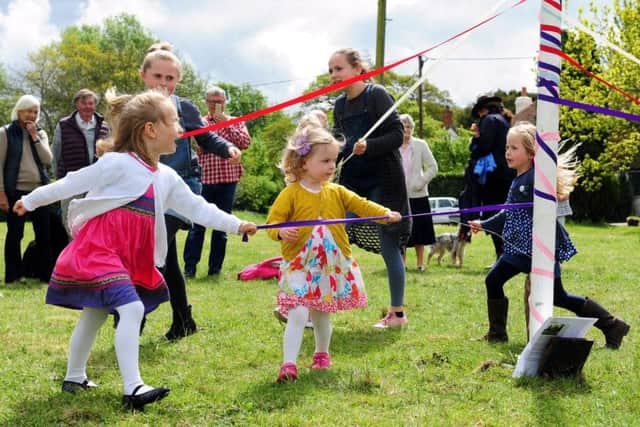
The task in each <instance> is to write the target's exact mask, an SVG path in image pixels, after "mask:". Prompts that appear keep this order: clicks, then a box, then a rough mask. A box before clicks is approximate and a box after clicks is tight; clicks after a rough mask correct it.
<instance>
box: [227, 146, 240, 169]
mask: <svg viewBox="0 0 640 427" xmlns="http://www.w3.org/2000/svg"><path fill="white" fill-rule="evenodd" d="M241 157H242V152H241V151H240V149H238V147H235V146H233V147H229V162H230V163H231V164H234V165H237V164H239V163H240V158H241Z"/></svg>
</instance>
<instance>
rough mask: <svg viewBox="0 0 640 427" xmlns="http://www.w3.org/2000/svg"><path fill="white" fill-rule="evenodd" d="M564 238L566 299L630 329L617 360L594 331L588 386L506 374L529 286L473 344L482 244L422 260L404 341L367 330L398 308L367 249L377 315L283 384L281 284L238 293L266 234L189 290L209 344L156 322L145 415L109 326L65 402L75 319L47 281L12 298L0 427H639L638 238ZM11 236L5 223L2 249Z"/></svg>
mask: <svg viewBox="0 0 640 427" xmlns="http://www.w3.org/2000/svg"><path fill="white" fill-rule="evenodd" d="M239 216H241V217H244V218H251V219H252V220H254V221H256V222H258V223H262V222H263V221H264V217H263V216H259V215H254V214H250V213H244V212H240V213H239ZM437 229H438V232H444V231H453V230H454V228H453V227H452V226H438V227H437ZM568 229H569V232H570V233H571V235H572V237H573V239H574V241H575V243H576V246H577V247H578V250H579V251H580V253H579V255H578V256H576V257H575V258H574V259H573V260H571V261H570V262H568V263H567V264H565V265H564V268H563V273H564V283H565V286H566V288H567V290H569V291H570V292H574V293H578V294H581V295H585V296H589V297H592V298H593V299H595V300H597V301H598V302H600V303H601V304H602V305H603V306H605V307H606V308H608V309H609V310H611V311H612V312H613V313H614V314H617V315H619V316H620V317H622V318H624V319H625V320H626V321H627V322H628V323H630V324H631V325H632V329H631V332H630V335H628V336H627V337H626V339H625V341H624V343H623V345H622V347H621V349H620V350H618V351H613V350H609V349H606V348H604V337H603V336H602V334H601V333H600V331H599V330H597V329H595V328H593V329H591V330H590V331H589V333H588V338H590V339H593V340H594V341H595V343H594V347H593V350H592V352H591V355H590V356H589V358H588V360H587V363H586V365H585V367H584V371H583V374H584V375H583V376H584V380H583V381H577V380H574V379H565V380H553V381H552V380H544V379H541V378H527V379H519V380H514V379H512V378H511V374H512V368H510V367H509V365H514V364H515V361H516V357H517V355H518V353H519V352H520V351H521V350H522V348H523V347H524V345H525V344H526V330H525V323H524V314H523V301H522V294H523V292H522V290H523V282H524V276H518V277H516V278H514V279H513V280H512V281H511V282H510V283H509V284H507V286H506V287H505V291H506V293H507V295H508V296H509V297H510V299H511V302H510V316H509V336H510V341H509V343H507V344H496V345H490V344H487V343H486V342H479V341H474V339H475V338H477V337H480V336H482V335H483V334H484V333H485V332H486V329H487V315H486V302H485V300H486V297H485V290H484V276H485V274H486V270H485V266H487V265H489V264H490V263H491V262H492V254H491V253H492V245H491V242H490V239H489V238H488V237H485V236H480V235H478V236H477V237H474V239H473V243H472V244H471V245H469V246H467V251H466V258H465V265H464V267H463V268H462V269H457V268H453V267H449V266H447V265H444V264H443V265H442V266H438V265H437V264H436V265H433V264H432V265H430V266H428V268H427V271H426V272H425V273H419V272H418V271H416V269H415V253H414V252H413V251H412V250H410V252H409V260H408V265H409V272H408V274H407V289H406V298H405V300H406V310H407V313H408V316H409V320H410V325H409V327H408V328H406V329H404V330H402V331H392V330H388V331H379V330H376V329H373V328H372V327H371V326H372V324H373V323H374V322H375V321H376V320H377V319H378V318H379V316H380V314H381V311H382V310H383V309H384V308H385V307H386V305H387V304H388V300H389V291H388V289H387V282H386V271H385V268H384V264H383V262H382V259H381V257H379V256H376V255H372V254H368V253H366V252H364V251H362V250H360V249H358V248H356V249H355V250H354V252H355V257H356V259H357V260H358V261H359V262H360V264H361V266H362V270H363V273H364V277H365V281H366V285H367V291H368V295H369V308H368V309H366V310H358V311H352V312H344V313H339V314H337V315H335V316H334V317H333V325H334V333H333V340H332V345H331V355H332V362H333V365H332V368H331V369H330V370H328V371H322V372H318V371H311V370H310V369H309V366H310V365H311V356H312V354H313V350H314V348H313V333H312V331H310V330H307V331H306V332H305V337H304V342H303V345H302V350H301V353H300V356H299V360H298V366H299V380H298V381H297V382H296V383H293V384H282V385H280V384H277V383H276V381H275V380H276V376H277V372H278V368H279V366H280V363H281V358H282V334H283V327H282V325H280V324H279V323H278V322H277V321H276V320H275V319H274V317H273V315H272V313H271V310H272V308H273V307H274V302H275V291H276V282H275V281H257V282H240V281H238V280H236V274H237V272H238V271H240V270H241V269H242V268H243V267H244V266H245V265H247V264H250V263H254V262H257V261H259V260H262V259H265V258H268V257H272V256H275V255H277V254H278V253H279V245H278V244H277V243H275V242H273V241H271V240H269V239H268V238H267V236H266V234H265V233H264V232H260V233H258V235H257V236H254V237H253V238H251V239H250V241H249V243H242V242H241V241H240V239H239V238H238V237H236V236H231V237H230V240H229V247H228V250H227V259H226V261H225V265H224V273H223V274H222V275H220V277H215V278H210V277H207V276H206V262H201V263H200V265H199V271H198V275H197V277H196V278H195V279H192V280H190V281H189V282H188V284H187V288H188V293H189V298H190V302H191V303H192V304H193V307H194V309H193V310H194V317H195V319H196V321H197V322H198V326H199V328H200V332H199V333H197V334H195V335H193V336H191V337H188V338H186V339H183V340H181V341H179V342H177V343H168V342H166V341H163V340H162V339H161V337H162V335H163V334H164V332H166V330H167V329H168V327H169V325H170V323H171V308H170V306H169V304H163V305H162V306H161V307H160V308H159V309H158V310H157V311H156V312H154V313H152V314H151V315H150V316H149V318H148V321H147V326H146V329H145V331H144V334H143V336H142V337H141V343H140V344H141V349H140V368H141V372H142V376H143V378H144V380H145V381H146V382H147V383H148V384H151V385H156V386H160V385H164V386H168V387H170V388H171V394H170V395H169V396H168V397H167V398H166V399H165V400H163V401H162V402H160V403H157V404H154V405H150V406H149V407H148V409H147V410H146V411H145V412H143V413H133V414H132V413H127V412H124V411H123V410H122V409H121V407H120V399H121V393H122V389H121V379H120V374H119V371H118V367H117V363H116V358H115V352H114V350H113V335H114V334H113V328H112V327H111V325H112V323H111V321H110V320H109V321H108V322H107V323H106V324H105V326H104V327H103V328H102V330H101V331H100V334H99V336H98V340H97V343H96V345H95V347H94V350H93V353H92V355H91V358H90V360H89V367H88V374H89V376H90V378H91V379H93V380H94V381H95V382H97V383H98V384H99V385H100V387H99V388H98V389H96V390H94V391H91V392H88V393H82V394H80V395H69V394H66V393H65V394H63V393H61V392H60V386H61V383H62V379H63V376H64V373H65V369H66V360H67V354H66V353H67V349H68V341H69V337H70V335H71V332H72V330H73V328H74V326H75V324H76V321H77V319H78V315H79V313H78V312H75V311H71V310H66V309H62V308H59V307H53V306H48V305H45V304H44V295H45V291H46V287H45V286H43V285H41V284H39V283H36V282H35V281H30V282H28V283H27V284H26V285H22V286H19V287H17V288H16V287H12V288H6V287H0V292H1V296H0V314H1V316H2V320H0V425H6V426H18V425H20V426H50V425H120V426H130V425H149V426H151V425H153V426H156V425H179V426H209V425H269V426H271V425H287V426H289V425H360V426H369V425H382V426H394V427H397V426H404V425H446V426H448V425H453V426H485V425H487V426H489V425H491V426H511V425H517V426H545V425H549V426H592V425H593V426H623V425H624V426H628V425H640V419H639V418H638V414H640V375H639V374H638V372H639V371H638V369H639V366H638V362H639V361H640V358H639V350H638V347H636V344H637V338H636V336H637V333H636V331H638V330H639V329H638V328H639V326H638V325H640V322H639V320H640V304H638V283H639V280H640V262H638V253H639V248H640V229H639V228H636V227H609V226H605V225H576V224H570V225H569V227H568ZM5 232H6V225H5V224H0V239H2V240H1V241H0V247H4V243H3V242H4V240H3V239H4V236H5ZM25 234H26V235H25V239H24V241H23V247H26V244H27V243H28V242H29V241H30V240H31V239H32V233H31V227H30V224H29V225H27V232H26V233H25ZM184 237H185V233H184V232H183V233H181V234H180V241H181V243H180V245H179V247H180V248H181V247H182V242H183V241H184ZM132 244H134V242H132ZM206 251H207V252H206V253H208V249H206ZM2 262H3V261H0V263H2ZM0 267H1V268H2V274H4V264H0ZM555 313H556V314H558V315H570V314H568V313H567V312H565V311H563V310H561V309H556V311H555ZM493 362H495V363H493ZM482 367H488V369H483V368H482Z"/></svg>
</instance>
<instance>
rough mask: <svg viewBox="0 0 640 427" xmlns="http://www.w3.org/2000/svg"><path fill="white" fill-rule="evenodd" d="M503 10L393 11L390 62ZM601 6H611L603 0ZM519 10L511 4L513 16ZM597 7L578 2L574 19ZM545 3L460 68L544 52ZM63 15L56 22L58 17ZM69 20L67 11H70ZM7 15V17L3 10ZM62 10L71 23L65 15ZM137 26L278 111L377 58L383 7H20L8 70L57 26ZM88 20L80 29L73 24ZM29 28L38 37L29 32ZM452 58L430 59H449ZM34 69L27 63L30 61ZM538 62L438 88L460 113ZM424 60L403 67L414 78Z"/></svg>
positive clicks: (161, 2) (471, 42)
mask: <svg viewBox="0 0 640 427" xmlns="http://www.w3.org/2000/svg"><path fill="white" fill-rule="evenodd" d="M497 2H498V0H495V1H491V2H487V0H460V1H457V2H451V1H450V0H429V1H424V0H394V1H392V2H388V5H387V18H388V19H390V21H389V22H388V23H387V41H386V57H385V59H386V62H387V63H389V62H392V61H395V60H398V59H401V58H404V57H407V56H410V55H413V54H415V53H417V52H419V51H421V50H423V49H425V48H427V47H429V46H432V45H434V44H436V43H437V42H440V41H442V40H444V39H445V38H447V37H449V36H451V35H453V34H456V33H457V32H459V31H461V30H463V29H465V28H468V27H469V26H471V25H473V24H475V23H476V22H478V21H479V20H480V19H481V18H482V17H483V16H485V15H486V14H487V12H488V10H489V9H490V8H491V7H492V6H493V5H494V4H496V3H497ZM598 2H599V3H600V4H603V3H611V0H598ZM511 4H513V1H511V0H509V1H507V2H506V3H505V5H506V6H509V5H511ZM585 4H588V0H582V2H580V1H577V0H576V1H575V2H573V1H572V2H571V4H570V7H572V9H571V11H570V13H572V16H575V14H576V12H575V11H576V7H578V6H580V5H585ZM539 7H540V5H539V2H534V1H529V2H526V3H525V4H524V5H522V6H519V7H517V8H515V9H513V10H508V11H507V12H506V13H505V14H504V15H503V16H501V17H499V18H498V19H496V20H495V21H493V22H490V23H488V24H486V25H485V26H483V27H481V28H478V29H477V30H475V31H474V32H473V33H471V34H470V35H469V37H468V39H467V40H466V41H465V42H464V43H462V44H461V46H460V48H459V49H458V50H456V51H455V52H453V53H451V54H450V56H451V57H454V58H459V57H466V58H490V57H522V56H526V57H530V58H533V57H535V55H536V49H537V45H538V37H539V36H538V23H537V17H538V12H539ZM52 8H56V9H55V12H57V15H56V14H53V15H52V14H51V12H52V10H51V9H52ZM65 8H66V9H68V10H64V9H65ZM0 10H1V9H0ZM61 10H64V12H69V10H70V11H71V12H69V13H64V12H63V13H62V14H61V13H60V11H61ZM123 12H126V13H129V14H133V15H135V16H136V17H137V19H138V20H139V21H140V22H141V23H142V25H143V26H144V27H146V28H147V29H149V30H150V31H151V32H152V34H153V35H154V36H156V37H157V38H159V39H162V40H168V41H170V42H171V43H173V44H174V46H175V47H176V48H177V49H178V51H179V52H180V54H181V55H182V57H183V58H185V59H187V60H188V61H190V62H191V63H193V64H194V66H195V68H196V70H197V71H198V72H199V73H200V74H201V75H203V76H205V77H208V78H211V79H213V80H214V81H219V80H222V81H227V82H230V83H234V84H243V83H250V84H258V83H266V82H272V83H273V82H284V83H282V84H276V83H274V84H271V85H261V86H258V89H260V90H261V91H263V93H265V94H266V95H267V96H268V97H269V101H270V103H276V102H280V101H283V100H285V99H288V98H291V97H295V96H298V95H300V94H301V93H302V91H303V90H304V89H305V88H306V87H307V86H308V84H309V83H310V82H311V81H312V80H313V79H314V78H315V77H316V76H317V75H319V74H321V73H324V72H325V71H326V68H327V61H328V57H329V55H330V54H331V52H333V51H334V50H336V49H338V48H341V47H346V46H350V47H355V48H356V49H358V50H360V51H361V52H363V53H364V54H365V55H370V56H372V59H373V57H374V56H375V35H376V34H375V33H376V15H377V7H376V2H374V1H371V0H351V1H345V0H323V1H310V2H300V1H299V0H280V1H277V0H263V1H262V2H260V4H257V3H256V2H254V1H253V0H251V1H250V0H216V1H215V2H214V1H205V2H202V1H198V0H136V1H132V0H108V1H106V0H84V1H83V2H81V3H80V2H79V3H76V4H72V2H57V1H56V2H51V4H50V3H49V2H48V1H46V0H11V1H10V3H9V4H8V7H7V8H6V14H2V13H0V60H1V61H3V62H4V63H6V64H10V65H13V64H16V63H19V59H20V58H21V57H22V58H24V57H25V54H26V53H27V52H30V51H35V50H36V49H37V48H39V47H40V46H42V45H43V44H45V43H47V42H49V41H51V40H52V39H54V38H56V37H58V34H59V29H58V28H57V27H56V24H57V22H51V21H52V17H51V16H54V17H57V19H58V20H59V19H60V16H66V17H67V19H68V22H65V23H64V24H65V25H73V24H92V25H95V24H100V23H102V22H103V21H104V19H105V17H107V16H113V15H117V14H120V13H123ZM71 16H77V17H78V18H77V19H76V20H75V21H73V22H71V20H70V17H71ZM25 28H29V30H28V32H25V30H24V29H25ZM445 53H446V49H445V48H441V49H438V50H435V51H433V52H430V53H429V54H428V55H429V56H431V57H442V56H443V55H445ZM22 61H24V59H22ZM532 68H533V62H532V60H519V61H464V62H463V61H442V62H441V63H439V64H438V65H437V67H435V68H434V69H433V70H432V71H429V73H430V74H428V79H429V81H430V82H431V83H433V84H435V85H436V86H438V87H439V88H440V89H442V90H447V91H448V92H449V93H450V94H451V96H452V99H453V101H454V102H455V103H456V104H458V105H465V104H468V103H470V102H472V101H473V100H474V99H475V98H476V96H477V95H479V94H481V93H485V92H489V91H494V90H496V89H498V88H501V89H504V90H510V89H517V88H520V87H521V86H527V87H528V88H529V89H530V90H534V89H535V82H534V75H535V73H534V72H533V71H532ZM416 70H417V60H414V61H410V63H409V64H407V65H404V66H402V67H399V68H398V69H397V70H396V71H397V72H399V73H402V74H413V73H414V72H415V71H416Z"/></svg>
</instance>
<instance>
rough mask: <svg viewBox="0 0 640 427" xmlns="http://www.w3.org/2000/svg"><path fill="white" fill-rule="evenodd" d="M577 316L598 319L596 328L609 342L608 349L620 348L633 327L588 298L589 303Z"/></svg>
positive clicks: (587, 302) (586, 303) (585, 304)
mask: <svg viewBox="0 0 640 427" xmlns="http://www.w3.org/2000/svg"><path fill="white" fill-rule="evenodd" d="M576 314H577V315H578V316H580V317H595V318H597V319H598V321H597V322H596V323H595V327H596V328H598V329H600V330H601V331H602V333H603V334H604V337H605V339H606V341H607V347H609V348H613V349H617V348H620V345H621V344H622V339H623V338H624V336H625V335H627V334H628V333H629V329H631V326H629V325H628V324H626V323H625V322H624V321H623V320H620V319H618V318H616V317H614V316H613V315H612V314H611V313H609V312H608V311H607V310H605V309H604V308H603V307H602V306H601V305H600V304H598V303H597V302H595V301H594V300H592V299H588V298H587V301H586V302H585V303H584V305H583V306H582V308H581V309H580V311H579V313H576Z"/></svg>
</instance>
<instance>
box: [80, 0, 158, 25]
mask: <svg viewBox="0 0 640 427" xmlns="http://www.w3.org/2000/svg"><path fill="white" fill-rule="evenodd" d="M121 13H128V14H130V15H135V16H136V17H137V19H138V20H139V21H140V23H141V24H142V25H143V26H145V27H147V28H149V29H157V28H160V27H161V26H162V25H169V24H168V23H169V22H170V20H171V15H170V13H169V11H168V10H167V8H166V6H165V2H163V1H161V0H135V1H132V0H108V1H105V0H88V1H87V3H86V5H85V8H84V11H83V12H82V15H81V17H80V19H78V24H87V25H100V24H102V22H103V21H104V19H105V18H106V17H108V16H114V15H119V14H121Z"/></svg>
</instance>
